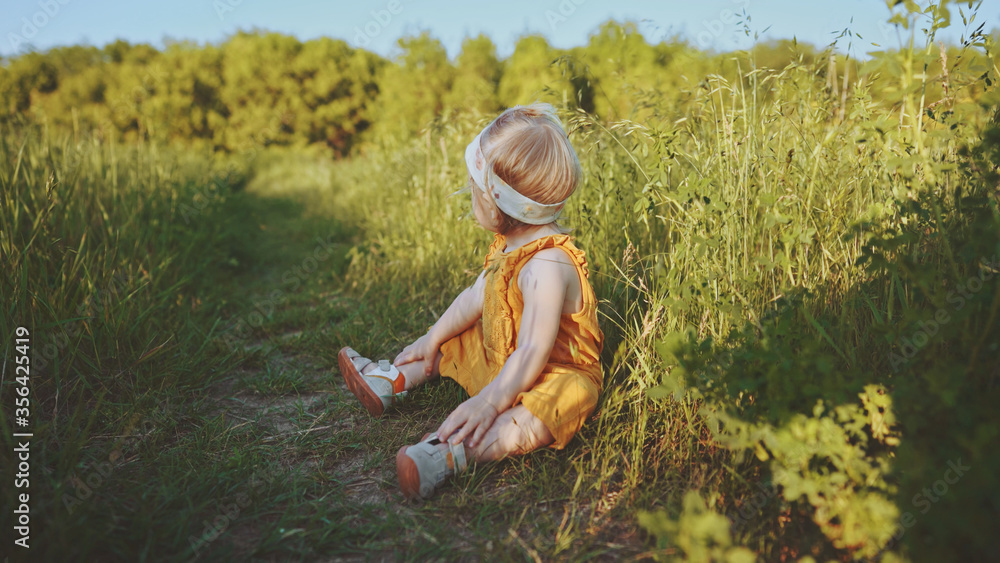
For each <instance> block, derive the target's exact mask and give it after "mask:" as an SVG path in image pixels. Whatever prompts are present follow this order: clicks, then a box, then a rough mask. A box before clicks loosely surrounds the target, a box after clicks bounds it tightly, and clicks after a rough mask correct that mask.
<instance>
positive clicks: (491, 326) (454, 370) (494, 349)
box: [440, 234, 604, 449]
mask: <svg viewBox="0 0 1000 563" xmlns="http://www.w3.org/2000/svg"><path fill="white" fill-rule="evenodd" d="M506 247H507V240H506V239H505V238H504V237H503V235H499V234H498V235H496V236H495V238H494V240H493V244H492V245H490V250H489V252H488V254H487V256H486V263H485V264H484V266H483V267H484V269H485V270H486V277H485V282H486V294H485V296H484V300H483V316H482V318H481V319H479V320H478V321H476V324H475V325H474V326H472V327H470V328H468V329H467V330H466V331H465V332H463V333H461V334H459V335H457V336H455V337H453V338H452V339H450V340H448V341H447V342H445V343H444V344H443V345H442V346H441V355H442V358H441V364H440V369H441V375H443V376H445V377H450V378H451V379H454V380H455V381H457V382H458V383H459V385H461V386H462V387H464V388H465V390H466V391H467V392H468V393H469V395H470V396H474V395H476V394H478V393H479V392H480V391H482V389H483V388H484V387H486V385H488V384H489V383H490V382H491V381H493V380H494V379H495V378H496V376H497V375H499V373H500V368H502V367H503V365H504V363H505V362H506V361H507V358H508V357H509V356H510V355H511V353H512V352H513V351H514V350H515V349H516V348H517V331H518V328H519V327H520V326H521V313H522V312H523V310H524V298H523V297H522V295H521V289H520V288H519V287H518V285H517V278H518V274H520V272H521V268H523V267H524V265H525V264H527V263H528V260H530V259H531V257H532V256H534V255H535V253H536V252H538V251H539V250H542V249H545V248H560V249H562V250H564V251H565V252H566V254H568V255H569V257H570V259H571V261H572V262H573V264H575V265H576V271H577V274H578V275H579V276H580V284H581V290H582V297H583V308H581V309H580V311H579V312H577V313H572V314H563V315H562V318H561V320H560V322H559V333H558V334H557V335H556V342H555V345H554V346H553V348H552V353H551V355H550V356H549V362H548V363H547V364H545V367H544V368H542V372H541V373H540V374H539V375H538V379H537V380H535V383H534V384H532V386H531V387H530V388H529V389H528V390H527V391H525V392H523V393H520V394H518V396H517V398H515V399H514V404H513V405H511V406H512V407H513V406H516V405H517V404H519V403H521V404H524V406H525V408H527V409H528V411H529V412H531V414H533V415H535V416H536V417H538V418H539V419H541V421H542V422H544V423H545V426H546V427H547V428H548V429H549V431H550V432H552V435H553V436H554V437H555V441H554V442H553V443H552V445H551V447H553V448H555V449H562V448H564V447H566V444H567V443H568V442H569V441H570V439H571V438H572V437H573V435H574V434H576V432H577V431H578V430H579V429H580V427H581V426H583V422H584V420H585V419H586V418H587V416H589V415H590V413H591V412H593V411H594V408H595V407H596V406H597V395H598V393H600V391H601V385H602V383H603V375H602V373H601V363H600V354H601V347H602V346H603V344H604V335H603V334H602V333H601V329H600V328H599V327H598V326H597V297H596V296H595V295H594V289H593V288H592V287H591V286H590V282H589V281H588V279H587V261H586V259H585V258H584V254H583V251H582V250H580V249H578V248H577V247H576V246H574V245H573V242H572V240H571V239H570V237H569V236H567V235H549V236H546V237H542V238H540V239H537V240H534V241H532V242H530V243H528V244H526V245H524V246H521V247H519V248H516V249H514V250H513V251H511V252H509V253H505V252H503V249H504V248H506Z"/></svg>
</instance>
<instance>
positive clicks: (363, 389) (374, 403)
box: [337, 346, 406, 417]
mask: <svg viewBox="0 0 1000 563" xmlns="http://www.w3.org/2000/svg"><path fill="white" fill-rule="evenodd" d="M337 363H338V364H339V365H340V373H341V375H343V376H344V381H345V382H346V383H347V388H348V389H350V390H351V392H352V393H354V395H355V396H356V397H357V398H358V400H360V401H361V404H362V405H364V407H365V409H367V410H368V413H369V414H371V415H372V416H374V417H379V416H382V413H383V412H385V409H386V407H388V406H389V405H391V404H393V403H395V402H396V401H397V400H399V399H402V398H403V397H405V396H406V391H404V386H405V385H406V379H405V378H403V375H402V374H401V373H399V370H398V369H396V366H394V365H392V363H391V362H390V361H389V360H379V362H378V368H377V369H375V370H374V371H372V372H370V373H361V371H362V370H363V369H364V368H366V367H367V366H368V365H369V364H371V363H373V362H372V361H371V360H369V359H368V358H363V357H361V354H358V353H357V352H355V351H354V350H353V349H352V348H350V347H347V346H345V347H344V348H341V350H340V353H339V354H337Z"/></svg>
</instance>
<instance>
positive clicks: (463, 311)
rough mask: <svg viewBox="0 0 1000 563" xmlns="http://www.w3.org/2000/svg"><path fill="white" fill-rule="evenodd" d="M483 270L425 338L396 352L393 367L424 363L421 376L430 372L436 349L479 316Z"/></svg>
mask: <svg viewBox="0 0 1000 563" xmlns="http://www.w3.org/2000/svg"><path fill="white" fill-rule="evenodd" d="M485 277H486V272H485V270H484V271H483V272H482V273H480V274H479V278H477V279H476V283H474V284H472V285H471V286H469V287H467V288H465V291H463V292H462V293H459V294H458V297H456V298H455V300H454V301H452V303H451V305H449V306H448V310H446V311H445V312H444V314H443V315H441V318H440V319H438V320H437V322H436V323H434V326H432V327H431V328H430V329H429V330H428V331H427V334H425V335H423V336H421V337H420V338H418V339H417V340H416V341H415V342H414V343H413V344H410V345H409V346H407V347H406V348H403V351H402V352H400V353H399V354H398V355H397V356H396V359H395V360H394V361H393V363H394V364H395V365H397V366H401V365H403V364H408V363H410V362H416V361H419V360H423V361H424V374H425V375H430V374H431V370H433V369H434V359H435V358H436V357H437V353H438V349H440V348H441V345H442V344H444V343H445V342H447V341H448V340H449V339H450V338H451V337H453V336H455V335H456V334H459V333H461V332H463V331H464V330H465V329H467V328H469V327H470V326H472V325H473V324H474V323H475V322H476V320H478V319H479V317H482V316H483V292H484V291H485V288H486V281H485Z"/></svg>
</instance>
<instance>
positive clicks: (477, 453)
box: [465, 405, 555, 462]
mask: <svg viewBox="0 0 1000 563" xmlns="http://www.w3.org/2000/svg"><path fill="white" fill-rule="evenodd" d="M553 441H555V437H554V436H552V433H551V432H549V429H548V428H547V427H546V426H545V423H544V422H542V421H541V419H540V418H538V417H536V416H535V415H533V414H531V412H529V411H528V409H527V408H526V407H525V406H524V405H517V406H516V407H514V408H510V409H507V410H505V411H504V412H502V413H500V416H498V417H497V418H496V420H494V421H493V425H492V426H490V429H489V430H487V431H486V435H485V436H483V439H482V440H480V441H479V445H477V446H476V447H475V448H470V447H469V446H468V445H466V446H465V451H466V456H467V457H468V458H469V459H470V460H474V461H476V462H485V461H496V460H498V459H503V458H505V457H507V456H511V455H521V454H526V453H528V452H530V451H534V450H537V449H538V448H542V447H545V446H547V445H549V444H551V443H552V442H553Z"/></svg>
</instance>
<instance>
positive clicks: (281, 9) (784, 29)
mask: <svg viewBox="0 0 1000 563" xmlns="http://www.w3.org/2000/svg"><path fill="white" fill-rule="evenodd" d="M926 2H927V0H919V2H918V3H920V4H921V5H926ZM0 6H2V8H0V11H2V15H0V55H4V56H10V55H12V54H16V53H18V52H23V51H25V50H27V49H38V50H45V49H48V48H51V47H53V46H57V45H70V44H90V45H97V46H103V45H105V44H107V43H110V42H113V41H115V40H116V39H124V40H126V41H129V42H132V43H151V44H153V45H154V46H156V47H158V48H162V47H163V45H164V44H165V41H170V40H193V41H196V42H198V43H206V42H211V43H220V42H222V41H224V40H225V39H226V37H228V36H229V35H231V34H233V33H235V32H237V31H239V30H241V29H242V30H252V29H255V28H256V29H265V30H269V31H277V32H281V33H286V34H290V35H295V36H296V37H298V38H300V39H302V40H307V39H312V38H316V37H321V36H329V37H334V38H340V39H344V40H346V41H347V42H348V43H350V44H351V45H353V46H355V47H364V48H366V49H368V50H371V51H374V52H376V53H379V54H380V55H383V56H389V57H391V56H394V55H396V54H398V53H399V48H398V45H397V40H398V39H399V38H400V37H403V36H407V35H416V34H419V33H420V32H421V31H424V30H429V31H430V32H431V34H432V35H433V36H434V37H437V38H438V39H440V40H441V42H442V43H443V44H444V46H445V48H446V49H447V50H448V54H449V56H451V57H455V56H456V55H457V54H458V53H459V51H460V50H461V44H462V40H463V39H464V38H465V37H469V36H476V35H478V34H480V33H483V34H486V35H488V36H490V37H491V38H492V39H493V41H494V43H496V45H497V52H498V55H500V56H501V57H506V56H508V55H510V53H512V52H513V50H514V44H515V43H516V41H517V39H518V37H521V36H523V35H526V34H533V33H539V34H542V35H544V36H545V37H547V38H548V40H549V42H550V43H551V44H552V45H554V46H556V47H560V48H569V47H574V46H577V45H583V44H585V43H586V42H587V38H588V36H589V35H590V34H591V33H593V32H594V31H595V30H596V29H597V28H598V26H599V25H600V24H601V23H603V22H605V21H607V20H609V19H615V20H617V21H619V22H621V21H625V20H631V21H634V22H636V23H637V25H638V28H639V31H640V32H641V33H642V34H643V35H644V36H645V37H646V39H647V40H648V41H650V42H653V43H655V42H659V41H660V40H662V39H665V38H670V37H673V36H675V35H677V36H680V37H682V38H685V39H687V40H688V41H689V42H690V43H691V44H692V45H695V46H697V47H700V48H703V49H712V50H716V51H728V50H733V49H743V48H747V47H750V46H752V45H753V42H754V36H755V35H756V36H757V39H756V40H758V41H762V40H769V39H791V38H792V37H795V38H796V39H798V40H799V41H803V42H808V43H812V44H814V45H817V46H825V45H828V44H830V43H831V42H833V41H834V39H835V38H836V37H837V35H839V34H840V33H841V32H842V31H843V30H844V29H850V30H851V32H852V33H853V34H854V35H855V37H853V38H850V37H844V38H842V39H840V40H839V42H838V44H837V48H838V50H839V51H841V52H849V53H850V54H851V55H852V56H854V57H857V58H861V59H863V58H865V54H866V53H868V52H870V51H874V50H881V49H882V48H888V47H898V46H900V33H899V32H898V30H897V29H896V28H894V27H893V26H891V25H889V24H887V23H886V22H887V20H888V17H889V15H890V11H889V9H888V8H887V7H886V3H885V2H884V0H824V1H819V0H797V1H796V0H699V1H694V2H692V1H682V0H659V1H656V0H615V1H607V0H501V1H493V2H484V1H479V0H476V1H471V0H466V1H458V0H371V1H361V0H355V1H350V2H342V1H327V2H321V1H318V0H283V1H280V2H279V1H276V0H270V1H266V0H164V1H156V2H152V1H149V0H147V1H145V2H143V1H140V0H131V1H124V0H0ZM951 6H952V26H951V28H949V29H948V30H946V31H945V32H944V33H943V34H941V35H939V37H940V38H942V39H944V40H945V41H950V42H952V43H958V42H959V40H960V38H961V36H962V34H963V32H966V33H967V30H966V28H965V26H963V24H962V21H961V17H960V16H959V13H958V8H959V6H961V7H962V9H963V10H965V11H966V12H967V13H970V11H969V8H968V2H952V3H951ZM744 14H746V16H749V18H747V17H745V16H744ZM981 22H985V23H986V30H987V31H990V30H992V29H995V28H1000V0H983V1H982V3H981V5H980V8H979V10H978V16H977V19H976V20H975V23H974V25H973V27H975V26H978V25H979V23H981ZM903 39H905V35H904V36H903Z"/></svg>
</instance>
